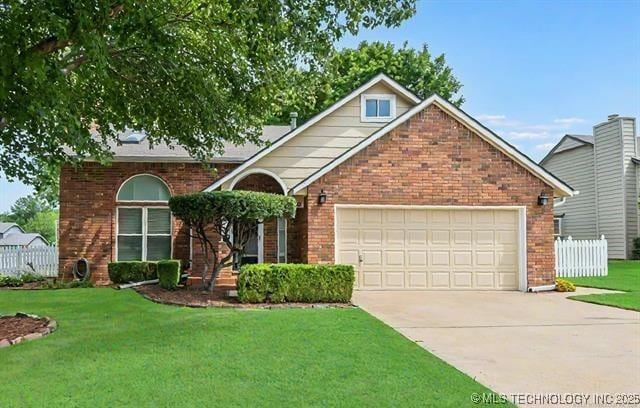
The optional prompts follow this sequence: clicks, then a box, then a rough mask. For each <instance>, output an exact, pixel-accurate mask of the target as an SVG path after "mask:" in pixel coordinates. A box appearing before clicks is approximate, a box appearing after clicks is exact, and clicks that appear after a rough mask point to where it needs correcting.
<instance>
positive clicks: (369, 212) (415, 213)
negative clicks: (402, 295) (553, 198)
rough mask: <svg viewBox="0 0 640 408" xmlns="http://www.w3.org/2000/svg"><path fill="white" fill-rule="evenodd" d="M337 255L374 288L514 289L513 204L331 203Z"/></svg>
mask: <svg viewBox="0 0 640 408" xmlns="http://www.w3.org/2000/svg"><path fill="white" fill-rule="evenodd" d="M336 258H337V259H336V261H337V262H338V263H345V264H352V265H354V267H355V268H356V270H357V273H358V276H357V282H356V285H357V287H358V288H359V289H362V290H376V289H410V290H419V289H475V290H477V289H493V290H495V289H502V290H514V289H518V269H519V268H518V210H512V209H509V210H495V209H491V210H487V209H451V210H448V209H397V208H394V209H388V208H353V207H348V208H340V207H338V208H337V209H336Z"/></svg>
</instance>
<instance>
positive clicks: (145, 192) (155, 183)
mask: <svg viewBox="0 0 640 408" xmlns="http://www.w3.org/2000/svg"><path fill="white" fill-rule="evenodd" d="M169 197H171V194H170V193H169V188H168V187H167V185H166V184H165V183H164V181H162V180H161V179H160V178H158V177H156V176H152V175H150V174H139V175H137V176H133V177H131V178H130V179H129V180H127V181H125V182H124V183H123V184H122V186H121V187H120V190H119V191H118V196H117V200H118V201H138V202H140V201H169Z"/></svg>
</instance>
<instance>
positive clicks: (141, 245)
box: [117, 207, 171, 261]
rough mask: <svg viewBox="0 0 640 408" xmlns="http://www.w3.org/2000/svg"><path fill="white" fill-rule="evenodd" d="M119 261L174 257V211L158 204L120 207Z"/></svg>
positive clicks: (155, 259)
mask: <svg viewBox="0 0 640 408" xmlns="http://www.w3.org/2000/svg"><path fill="white" fill-rule="evenodd" d="M117 239H118V242H117V252H118V254H117V259H118V261H159V260H162V259H171V211H170V210H169V209H168V208H159V207H119V208H118V238H117Z"/></svg>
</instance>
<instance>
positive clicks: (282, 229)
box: [278, 218, 287, 263]
mask: <svg viewBox="0 0 640 408" xmlns="http://www.w3.org/2000/svg"><path fill="white" fill-rule="evenodd" d="M278 263H287V219H286V218H278Z"/></svg>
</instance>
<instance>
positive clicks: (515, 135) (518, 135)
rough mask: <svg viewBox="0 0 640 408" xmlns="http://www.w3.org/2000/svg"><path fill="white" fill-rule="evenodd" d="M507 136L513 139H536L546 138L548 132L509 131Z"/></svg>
mask: <svg viewBox="0 0 640 408" xmlns="http://www.w3.org/2000/svg"><path fill="white" fill-rule="evenodd" d="M507 137H509V138H510V139H513V140H538V139H547V138H548V137H549V134H548V133H547V132H509V133H507Z"/></svg>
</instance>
